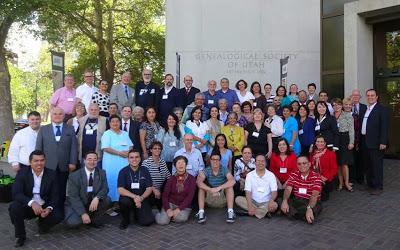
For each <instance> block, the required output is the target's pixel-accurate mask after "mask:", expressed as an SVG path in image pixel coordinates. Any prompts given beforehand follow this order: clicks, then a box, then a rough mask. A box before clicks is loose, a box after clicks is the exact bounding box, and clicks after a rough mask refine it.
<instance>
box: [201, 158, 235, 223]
mask: <svg viewBox="0 0 400 250" xmlns="http://www.w3.org/2000/svg"><path fill="white" fill-rule="evenodd" d="M210 161H211V167H207V168H205V169H204V170H203V171H200V172H199V176H198V177H197V186H198V188H199V195H198V201H199V212H198V213H197V215H196V216H197V222H198V223H204V222H205V221H206V216H205V213H204V203H207V205H208V206H209V207H212V208H222V207H225V205H228V211H227V218H226V222H228V223H233V222H235V213H234V211H233V200H234V193H233V185H235V179H234V178H233V176H232V174H231V173H230V172H229V170H228V168H226V167H222V166H221V154H220V153H219V152H212V153H211V156H210Z"/></svg>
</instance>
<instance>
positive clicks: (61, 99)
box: [50, 87, 76, 115]
mask: <svg viewBox="0 0 400 250" xmlns="http://www.w3.org/2000/svg"><path fill="white" fill-rule="evenodd" d="M75 96H76V91H75V89H74V88H72V89H68V88H66V87H62V88H59V89H57V90H56V91H55V92H54V94H53V95H52V97H51V99H50V104H51V105H53V106H54V107H59V108H61V109H62V110H64V112H65V114H69V115H70V114H72V111H73V109H74V105H75V100H76V98H75Z"/></svg>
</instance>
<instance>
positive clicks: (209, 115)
mask: <svg viewBox="0 0 400 250" xmlns="http://www.w3.org/2000/svg"><path fill="white" fill-rule="evenodd" d="M213 108H216V109H217V111H218V115H217V119H218V120H219V108H218V107H217V106H211V107H210V111H209V112H208V119H211V109H213Z"/></svg>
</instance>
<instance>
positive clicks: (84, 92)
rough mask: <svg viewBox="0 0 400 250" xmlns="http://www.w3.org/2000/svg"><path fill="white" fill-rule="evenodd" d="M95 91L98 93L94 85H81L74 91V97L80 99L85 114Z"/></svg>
mask: <svg viewBox="0 0 400 250" xmlns="http://www.w3.org/2000/svg"><path fill="white" fill-rule="evenodd" d="M96 91H98V89H97V88H96V87H95V86H94V85H92V87H90V86H89V85H88V84H87V83H84V84H82V85H81V86H79V87H78V88H77V89H76V97H77V98H79V99H81V100H82V103H83V104H85V108H86V112H88V111H89V105H90V103H91V102H92V95H93V94H94V92H96Z"/></svg>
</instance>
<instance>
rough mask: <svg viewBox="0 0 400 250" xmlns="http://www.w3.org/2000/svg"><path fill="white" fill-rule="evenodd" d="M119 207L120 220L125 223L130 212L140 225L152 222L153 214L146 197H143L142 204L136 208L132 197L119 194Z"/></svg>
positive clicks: (148, 224) (147, 224) (127, 221)
mask: <svg viewBox="0 0 400 250" xmlns="http://www.w3.org/2000/svg"><path fill="white" fill-rule="evenodd" d="M119 208H120V211H121V216H122V221H123V222H125V223H127V224H129V218H130V214H131V212H132V213H133V215H134V217H135V219H136V221H137V222H138V224H139V225H141V226H150V225H151V224H153V223H154V216H153V212H152V211H151V205H150V203H149V200H148V199H144V200H143V201H142V206H141V207H140V208H137V207H136V205H135V202H134V201H133V199H132V198H129V197H126V196H120V197H119Z"/></svg>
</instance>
